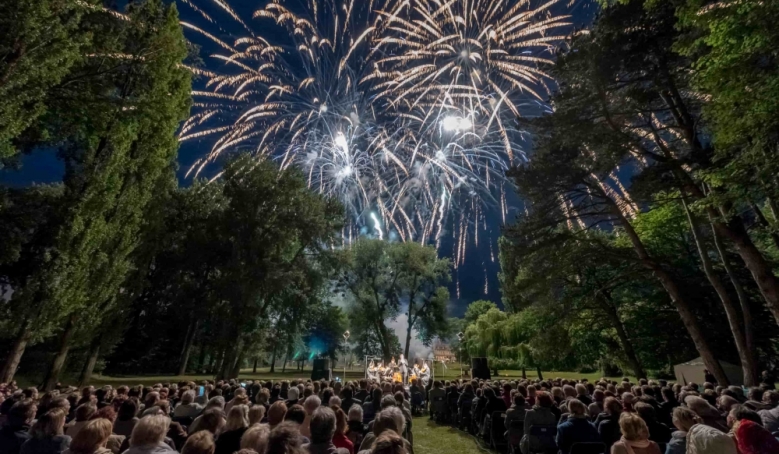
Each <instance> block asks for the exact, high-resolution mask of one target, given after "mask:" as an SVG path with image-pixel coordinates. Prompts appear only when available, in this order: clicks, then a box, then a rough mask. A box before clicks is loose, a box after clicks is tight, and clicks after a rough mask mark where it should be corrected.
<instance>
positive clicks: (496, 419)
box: [489, 411, 508, 451]
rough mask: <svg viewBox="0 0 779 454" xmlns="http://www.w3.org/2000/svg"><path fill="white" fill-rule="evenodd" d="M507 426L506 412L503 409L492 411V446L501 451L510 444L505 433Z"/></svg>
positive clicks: (490, 431)
mask: <svg viewBox="0 0 779 454" xmlns="http://www.w3.org/2000/svg"><path fill="white" fill-rule="evenodd" d="M505 427H506V413H504V412H502V411H494V412H492V417H491V418H490V425H489V434H490V447H492V448H493V449H495V450H496V451H500V450H501V449H503V448H505V447H506V446H507V445H508V443H507V441H506V437H505V435H504V431H505Z"/></svg>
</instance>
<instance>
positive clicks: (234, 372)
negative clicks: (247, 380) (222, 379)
mask: <svg viewBox="0 0 779 454" xmlns="http://www.w3.org/2000/svg"><path fill="white" fill-rule="evenodd" d="M239 344H240V342H239ZM241 365H243V346H241V345H239V346H238V347H237V350H236V355H235V362H234V363H233V367H232V369H231V370H230V378H238V376H239V375H241Z"/></svg>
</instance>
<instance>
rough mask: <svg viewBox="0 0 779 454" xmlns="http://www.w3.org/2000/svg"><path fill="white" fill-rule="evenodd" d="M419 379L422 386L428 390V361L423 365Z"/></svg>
mask: <svg viewBox="0 0 779 454" xmlns="http://www.w3.org/2000/svg"><path fill="white" fill-rule="evenodd" d="M419 378H420V379H421V380H422V386H423V387H425V388H427V384H428V383H429V382H430V369H429V368H428V367H427V361H425V362H423V363H422V368H421V369H420V370H419Z"/></svg>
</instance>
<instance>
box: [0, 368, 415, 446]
mask: <svg viewBox="0 0 779 454" xmlns="http://www.w3.org/2000/svg"><path fill="white" fill-rule="evenodd" d="M411 423H412V421H411V413H410V404H409V395H408V393H407V391H406V389H404V387H403V386H401V385H397V384H396V385H393V384H390V383H382V384H380V385H379V384H376V385H372V384H371V385H369V384H368V382H367V381H364V380H363V381H360V382H351V383H348V384H345V385H342V384H341V383H340V382H337V381H331V382H327V381H311V380H305V381H304V380H292V381H277V382H273V381H263V382H260V381H251V380H250V381H247V382H246V383H239V382H237V381H235V380H229V381H218V382H214V381H204V382H202V383H200V384H197V383H194V382H182V383H158V384H156V385H154V386H135V387H128V386H119V387H118V388H113V387H112V386H103V387H100V388H97V389H95V388H94V387H92V386H89V387H85V388H83V389H81V390H78V389H76V388H73V387H64V386H58V387H57V388H56V389H55V390H53V391H49V392H46V393H44V394H40V393H39V392H38V390H37V389H36V388H27V389H18V388H17V386H16V384H15V383H11V384H0V454H61V453H64V454H120V453H124V454H177V453H180V454H233V453H238V454H355V453H360V454H413V447H412V444H411V443H412V440H413V437H412V434H411Z"/></svg>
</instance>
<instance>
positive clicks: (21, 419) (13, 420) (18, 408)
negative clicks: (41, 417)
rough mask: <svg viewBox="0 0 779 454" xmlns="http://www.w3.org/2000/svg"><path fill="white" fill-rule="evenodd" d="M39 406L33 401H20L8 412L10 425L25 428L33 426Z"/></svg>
mask: <svg viewBox="0 0 779 454" xmlns="http://www.w3.org/2000/svg"><path fill="white" fill-rule="evenodd" d="M37 411H38V406H37V405H35V403H34V402H33V401H32V400H20V401H18V402H16V403H15V404H13V406H11V409H10V410H8V424H9V425H11V426H23V425H26V424H32V421H33V418H35V413H36V412H37Z"/></svg>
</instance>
